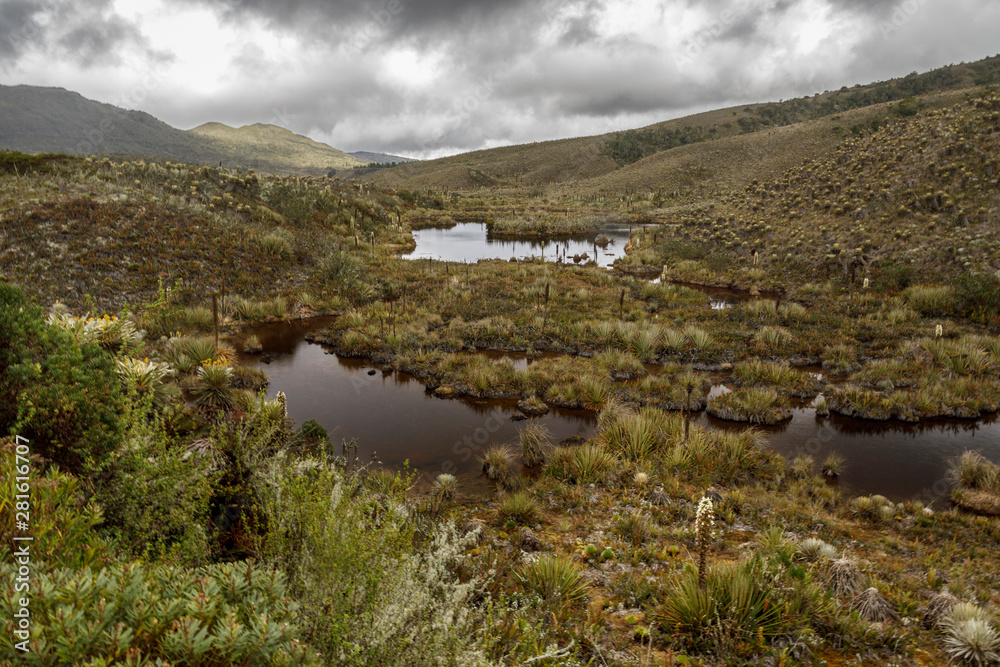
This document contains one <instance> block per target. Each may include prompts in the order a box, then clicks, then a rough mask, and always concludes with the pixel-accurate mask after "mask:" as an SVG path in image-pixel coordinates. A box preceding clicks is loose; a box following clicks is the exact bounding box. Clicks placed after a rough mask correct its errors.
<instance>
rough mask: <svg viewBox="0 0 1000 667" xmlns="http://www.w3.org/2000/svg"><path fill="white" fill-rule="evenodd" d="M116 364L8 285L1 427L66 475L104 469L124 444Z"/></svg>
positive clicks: (1, 341)
mask: <svg viewBox="0 0 1000 667" xmlns="http://www.w3.org/2000/svg"><path fill="white" fill-rule="evenodd" d="M121 405H122V397H121V391H120V382H119V380H118V376H117V374H116V372H115V362H114V359H113V358H112V357H111V355H109V354H108V353H106V352H105V351H104V350H102V349H101V348H100V347H98V346H97V345H92V344H85V345H80V344H78V343H76V342H75V341H74V340H73V338H72V336H71V335H69V334H68V333H66V332H64V331H62V330H60V329H58V328H56V327H51V326H49V325H48V324H46V322H45V321H44V320H43V319H42V315H41V310H40V309H39V308H38V307H37V306H35V305H32V304H30V303H28V302H27V301H26V300H25V298H24V296H23V294H22V293H21V291H20V290H19V289H17V288H14V287H11V286H10V285H8V284H6V283H0V429H2V430H3V431H4V432H6V433H11V434H14V433H15V432H16V434H17V435H21V436H23V437H26V438H28V439H30V440H31V441H32V450H33V452H34V453H36V454H39V455H41V456H43V457H45V458H47V459H51V460H52V461H54V462H56V463H58V464H60V465H61V466H63V467H64V468H66V469H69V470H74V471H79V470H83V469H89V468H97V467H100V465H101V464H102V463H103V462H104V460H105V459H106V458H107V456H108V454H109V453H110V452H111V451H112V450H113V449H114V447H115V446H116V445H117V443H118V442H119V441H120V439H121V425H120V424H119V421H118V414H119V412H120V411H121Z"/></svg>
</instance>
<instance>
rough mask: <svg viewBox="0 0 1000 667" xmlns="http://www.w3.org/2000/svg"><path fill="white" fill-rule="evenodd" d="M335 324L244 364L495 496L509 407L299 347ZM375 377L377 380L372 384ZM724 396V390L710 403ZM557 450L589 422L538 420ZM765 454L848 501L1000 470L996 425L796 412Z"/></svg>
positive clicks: (299, 402)
mask: <svg viewBox="0 0 1000 667" xmlns="http://www.w3.org/2000/svg"><path fill="white" fill-rule="evenodd" d="M329 321H330V320H329V319H326V320H324V319H322V318H320V319H315V320H309V321H305V322H299V323H287V324H271V325H264V326H260V327H256V328H255V329H254V330H253V331H254V333H256V334H257V336H258V337H259V338H260V340H261V342H262V344H263V346H264V349H265V351H266V352H267V353H268V354H269V355H270V358H271V363H270V364H267V365H265V364H264V363H263V362H262V361H261V360H260V359H259V358H256V357H244V360H245V361H246V362H247V363H251V364H254V365H259V366H260V367H262V368H264V369H265V370H266V371H267V373H268V376H269V377H270V380H271V382H270V385H269V387H268V396H269V397H273V396H274V395H275V394H276V393H277V392H278V391H279V390H280V391H284V392H285V394H286V395H287V396H288V405H289V412H290V415H291V417H292V418H293V419H294V420H295V421H296V422H297V423H299V424H301V423H302V422H304V421H306V420H308V419H315V420H317V421H318V422H319V423H320V424H322V425H323V426H324V428H326V429H327V431H328V432H329V433H330V435H331V437H332V438H333V440H334V442H336V443H339V442H340V440H341V439H347V440H350V439H352V438H357V440H358V452H359V456H360V457H361V458H362V459H367V458H368V457H369V456H377V457H378V459H379V460H380V461H382V462H383V463H385V464H386V465H389V466H393V467H402V466H403V465H404V464H405V463H408V464H409V466H410V467H411V468H416V469H418V470H419V471H420V472H421V473H424V474H425V475H426V476H427V479H431V478H433V476H434V475H437V474H438V473H441V472H449V473H453V474H457V475H458V476H459V478H460V482H461V484H462V486H463V488H465V490H466V492H474V493H482V492H484V491H485V490H487V489H488V488H489V485H488V484H487V482H486V481H485V479H484V478H483V476H482V475H481V474H480V473H479V463H478V461H477V455H478V453H479V452H480V451H481V450H482V449H483V448H484V447H485V446H486V445H488V444H491V443H502V442H511V441H514V440H516V439H517V437H518V432H519V429H520V428H521V425H522V424H523V422H513V421H511V419H510V417H511V416H512V415H514V414H516V413H517V411H516V408H515V402H514V401H512V400H506V401H503V400H501V401H497V400H475V399H458V400H452V399H440V398H437V397H435V396H433V395H432V394H431V393H429V392H427V391H426V390H425V388H424V386H423V384H422V383H421V382H420V381H419V380H417V379H416V378H413V377H412V376H409V375H407V374H405V373H397V372H388V373H384V372H382V371H381V369H379V368H375V367H373V366H372V365H371V363H370V362H368V361H366V360H363V359H346V358H339V357H337V356H336V355H333V354H331V353H330V352H329V351H328V350H326V349H324V347H322V346H319V345H313V344H310V343H307V342H306V341H305V340H303V336H304V335H305V334H306V333H307V332H308V331H310V330H315V329H317V328H321V327H322V326H325V325H326V324H328V323H329ZM487 354H488V355H489V356H491V357H494V358H506V359H509V360H510V361H511V362H512V363H514V364H515V366H517V367H522V368H523V367H524V366H526V365H527V364H529V363H531V361H530V360H529V359H527V357H526V356H525V355H524V353H518V352H489V353H487ZM373 371H374V372H373ZM723 391H726V388H725V387H724V386H723V385H722V384H721V383H717V384H716V385H715V387H714V388H713V392H715V393H719V392H723ZM539 419H540V421H541V423H543V424H545V425H546V426H547V427H548V428H549V429H550V430H551V431H552V433H553V436H554V437H555V438H556V440H562V439H564V438H567V437H570V436H574V435H580V436H582V437H585V438H586V437H589V436H591V435H592V434H593V432H594V425H595V418H594V415H593V414H592V413H589V412H586V411H581V410H560V409H553V410H552V411H551V412H550V413H549V414H548V415H545V416H544V417H541V418H539ZM693 421H694V423H698V424H701V425H703V426H705V427H708V428H712V429H723V430H739V429H743V428H746V426H745V425H740V424H734V423H731V422H725V421H722V420H718V419H715V418H714V417H710V416H708V415H707V414H704V413H702V414H699V415H697V416H695V417H694V418H693ZM764 430H765V431H766V433H767V435H768V446H769V447H771V448H772V449H774V450H775V451H777V452H779V453H781V454H783V455H784V456H786V457H788V458H793V457H795V456H798V455H800V454H807V455H809V456H812V457H813V459H814V460H815V462H816V464H817V466H818V465H820V464H821V463H822V462H823V460H824V459H825V458H826V456H827V455H828V454H829V453H830V452H833V451H836V452H838V453H839V454H840V455H842V456H843V457H844V458H845V459H846V461H847V465H846V467H845V468H844V471H843V473H842V474H841V477H840V479H839V483H840V485H841V486H842V487H844V489H845V490H846V491H848V492H850V493H881V494H883V495H886V496H888V497H890V498H892V499H893V500H904V499H915V500H922V501H924V502H928V503H929V502H934V501H937V504H938V505H939V506H940V504H941V503H940V500H941V499H942V498H943V497H944V495H945V494H946V493H947V491H948V488H949V487H948V484H947V480H946V472H947V470H948V463H949V460H950V459H953V458H955V457H957V456H959V455H960V454H961V453H962V452H963V451H965V450H966V449H978V450H980V451H982V452H983V454H984V455H985V456H986V457H987V458H989V459H991V460H993V461H997V462H1000V421H998V419H997V417H996V415H993V416H990V417H988V418H986V419H981V420H977V421H971V420H969V421H963V420H937V421H933V422H924V423H920V424H903V423H899V422H872V421H866V420H858V419H849V418H846V417H840V416H837V415H832V416H830V417H827V418H817V417H816V413H815V410H813V409H811V408H809V407H805V406H804V405H803V406H800V407H798V408H796V409H795V410H794V415H793V417H792V419H790V420H788V421H785V422H783V423H781V424H778V425H776V426H773V427H768V428H765V429H764Z"/></svg>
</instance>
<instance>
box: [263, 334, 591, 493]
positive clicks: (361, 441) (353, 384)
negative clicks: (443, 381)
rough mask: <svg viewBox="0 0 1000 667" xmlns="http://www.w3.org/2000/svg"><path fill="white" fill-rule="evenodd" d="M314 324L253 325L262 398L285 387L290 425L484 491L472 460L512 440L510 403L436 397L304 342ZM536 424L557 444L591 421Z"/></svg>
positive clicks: (564, 416)
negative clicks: (262, 374) (312, 426)
mask: <svg viewBox="0 0 1000 667" xmlns="http://www.w3.org/2000/svg"><path fill="white" fill-rule="evenodd" d="M317 326H318V325H316V324H311V323H305V322H303V323H293V324H284V325H281V324H279V325H265V326H262V327H258V328H255V329H254V333H256V334H257V336H258V337H259V338H260V339H261V343H262V345H263V347H264V350H265V351H267V352H268V353H269V354H270V357H271V363H270V364H264V363H262V362H260V361H259V358H254V357H246V358H245V361H246V362H248V363H251V364H253V365H256V366H259V367H260V368H263V369H264V370H265V371H266V372H267V374H268V377H269V378H270V385H269V386H268V390H267V395H268V397H269V398H273V397H274V395H275V394H276V393H277V392H278V391H284V392H285V395H286V396H287V397H288V411H289V416H291V417H292V419H294V420H295V421H296V423H297V424H302V422H304V421H306V420H308V419H315V420H316V421H318V422H319V423H320V424H321V425H322V426H323V427H324V428H325V429H326V430H327V431H328V432H329V434H330V438H331V440H332V441H333V442H334V443H336V444H337V445H338V448H339V444H340V442H341V440H342V439H346V440H351V439H357V444H358V458H359V459H361V460H362V462H365V461H368V460H370V458H371V457H373V456H374V457H377V459H378V460H379V461H381V462H382V463H384V464H385V465H388V466H391V467H394V468H401V467H402V466H403V465H404V463H407V462H408V464H409V466H410V468H411V469H416V470H417V471H418V472H419V473H420V474H421V477H422V478H423V480H424V483H425V484H426V483H429V481H431V480H433V479H434V477H435V476H437V475H438V474H440V473H442V472H446V473H451V474H455V475H457V476H458V477H459V484H460V487H461V489H462V490H464V491H465V492H467V493H475V492H483V491H485V490H487V489H488V488H489V484H488V483H487V482H486V480H485V478H484V477H483V476H482V475H481V474H480V472H479V471H480V464H479V462H478V460H477V457H478V455H479V453H480V452H481V451H482V450H483V449H484V448H485V447H486V446H488V445H489V444H493V443H505V442H513V441H516V440H517V438H518V434H519V432H520V429H521V428H522V427H523V426H524V424H525V423H526V422H523V421H520V422H515V421H511V416H512V415H515V414H520V413H519V412H518V410H517V409H516V406H515V403H516V401H513V400H507V401H497V400H476V399H465V398H462V399H443V398H438V397H436V396H434V395H433V394H431V393H430V392H428V391H426V390H425V388H424V385H423V384H421V382H420V381H419V380H417V379H416V378H414V377H412V376H409V375H407V374H405V373H396V372H391V373H383V372H382V371H381V370H379V369H378V368H376V367H374V366H372V364H371V363H370V362H368V361H365V360H361V359H349V358H341V357H338V356H336V355H334V354H330V353H329V351H328V350H327V349H325V348H324V347H323V346H320V345H314V344H311V343H309V342H307V341H305V340H303V338H302V337H303V336H304V335H305V334H306V333H307V332H308V331H310V330H311V329H315V328H317ZM514 363H515V364H518V365H523V364H526V363H527V360H526V359H523V360H515V361H514ZM373 370H374V371H375V373H374V374H369V372H370V371H373ZM538 421H540V422H541V423H542V424H544V425H545V426H546V427H548V429H549V430H550V431H551V432H552V435H553V437H554V438H555V439H556V440H557V441H558V440H562V439H564V438H568V437H570V436H574V435H580V436H582V437H584V438H587V437H590V436H591V435H593V432H594V424H595V421H596V420H595V418H594V415H593V414H592V413H589V412H587V411H585V410H560V409H554V410H552V411H551V412H549V414H547V415H545V416H543V417H539V418H538Z"/></svg>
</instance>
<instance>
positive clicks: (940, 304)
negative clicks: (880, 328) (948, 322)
mask: <svg viewBox="0 0 1000 667" xmlns="http://www.w3.org/2000/svg"><path fill="white" fill-rule="evenodd" d="M903 298H904V299H906V302H907V303H908V304H909V305H910V307H911V308H913V309H914V310H916V311H917V312H919V313H920V314H921V315H924V316H928V317H944V316H947V315H950V314H951V313H952V312H953V311H954V310H955V305H956V303H957V300H956V298H955V288H954V287H951V286H948V285H940V286H926V285H912V286H910V287H907V288H906V290H905V291H904V292H903Z"/></svg>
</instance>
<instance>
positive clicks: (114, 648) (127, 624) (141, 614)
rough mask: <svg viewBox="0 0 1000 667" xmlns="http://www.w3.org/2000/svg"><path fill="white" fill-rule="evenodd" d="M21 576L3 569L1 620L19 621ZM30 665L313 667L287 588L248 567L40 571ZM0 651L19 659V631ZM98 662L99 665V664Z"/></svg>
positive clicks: (276, 576) (6, 635)
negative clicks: (16, 611)
mask: <svg viewBox="0 0 1000 667" xmlns="http://www.w3.org/2000/svg"><path fill="white" fill-rule="evenodd" d="M14 571H15V566H14V565H11V564H10V563H9V562H4V563H3V564H0V573H2V576H3V581H4V582H5V586H4V588H5V593H6V595H4V596H3V600H2V601H0V609H2V610H3V616H5V617H6V618H7V619H13V613H14V605H15V604H16V603H15V602H14V600H15V599H16V598H17V595H16V594H15V592H14V583H13V582H14V576H15V575H14ZM35 576H37V580H33V586H32V589H33V593H34V594H33V595H32V598H31V614H32V616H33V617H34V618H33V620H34V623H33V625H32V630H31V639H30V642H29V645H28V647H29V649H30V652H29V653H26V654H21V655H22V656H23V658H22V662H23V664H26V665H53V664H60V665H82V664H88V665H89V664H119V663H124V662H126V661H127V664H130V665H153V664H163V663H161V662H159V661H166V662H168V663H172V664H184V665H206V666H207V665H286V666H291V665H313V664H318V661H317V659H316V658H317V657H318V656H316V655H315V654H313V653H312V652H311V651H309V650H308V649H307V648H306V647H305V646H303V645H301V644H299V643H298V641H297V640H296V639H295V637H296V636H297V635H298V634H299V631H298V629H297V628H296V627H295V621H296V620H297V619H296V613H295V611H296V610H295V607H294V606H293V605H292V604H291V603H290V602H289V601H288V599H287V598H286V597H285V579H284V577H283V576H282V575H281V574H280V573H277V572H270V571H266V570H263V569H261V568H259V567H257V566H254V565H251V564H248V563H233V564H225V565H212V566H210V567H207V568H199V569H195V570H188V569H183V568H175V567H164V566H160V567H147V566H143V565H140V564H127V565H123V566H119V567H114V568H106V569H102V570H99V571H98V570H91V569H83V570H73V569H64V568H59V569H51V570H50V569H47V568H40V569H39V570H37V572H36V575H35ZM4 625H5V626H6V627H5V628H4V632H3V640H2V642H3V649H4V652H6V653H8V654H10V653H12V652H13V650H14V649H13V646H12V645H11V644H12V643H13V642H15V641H17V640H18V638H16V637H15V635H14V634H13V632H14V623H13V620H9V621H7V622H6V623H4ZM93 661H101V662H97V663H95V662H93Z"/></svg>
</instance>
